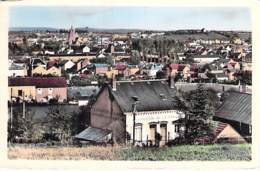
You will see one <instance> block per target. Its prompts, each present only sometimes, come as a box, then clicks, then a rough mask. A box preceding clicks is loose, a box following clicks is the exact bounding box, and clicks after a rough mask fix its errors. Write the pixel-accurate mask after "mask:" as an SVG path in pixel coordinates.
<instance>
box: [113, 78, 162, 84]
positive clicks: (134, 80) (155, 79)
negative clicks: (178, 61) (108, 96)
mask: <svg viewBox="0 0 260 171" xmlns="http://www.w3.org/2000/svg"><path fill="white" fill-rule="evenodd" d="M148 81H153V82H155V81H167V79H166V78H165V79H153V80H129V81H116V82H117V83H131V82H148Z"/></svg>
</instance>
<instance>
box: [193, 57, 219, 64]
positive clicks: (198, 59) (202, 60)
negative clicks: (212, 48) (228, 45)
mask: <svg viewBox="0 0 260 171" xmlns="http://www.w3.org/2000/svg"><path fill="white" fill-rule="evenodd" d="M193 59H194V61H196V62H199V63H211V62H213V61H215V60H218V59H219V57H195V58H193Z"/></svg>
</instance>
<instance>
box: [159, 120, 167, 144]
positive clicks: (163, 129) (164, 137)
mask: <svg viewBox="0 0 260 171" xmlns="http://www.w3.org/2000/svg"><path fill="white" fill-rule="evenodd" d="M160 133H161V136H162V139H161V142H160V145H165V144H166V142H167V124H161V125H160Z"/></svg>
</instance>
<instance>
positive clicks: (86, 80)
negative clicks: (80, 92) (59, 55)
mask: <svg viewBox="0 0 260 171" xmlns="http://www.w3.org/2000/svg"><path fill="white" fill-rule="evenodd" d="M92 81H98V78H97V76H95V75H87V76H86V77H78V76H74V77H72V79H71V85H73V86H86V85H89V84H91V82H92Z"/></svg>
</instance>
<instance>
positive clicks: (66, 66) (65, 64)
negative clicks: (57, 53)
mask: <svg viewBox="0 0 260 171" xmlns="http://www.w3.org/2000/svg"><path fill="white" fill-rule="evenodd" d="M74 65H75V63H74V62H72V61H71V60H63V61H61V62H60V66H61V67H62V69H63V70H64V71H67V70H68V69H71V68H72V67H73V66H74Z"/></svg>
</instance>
